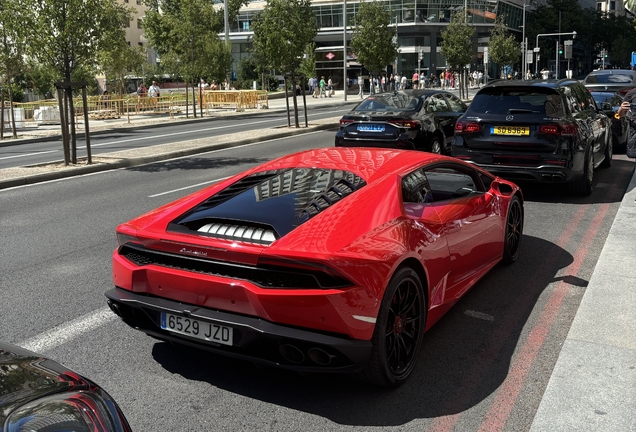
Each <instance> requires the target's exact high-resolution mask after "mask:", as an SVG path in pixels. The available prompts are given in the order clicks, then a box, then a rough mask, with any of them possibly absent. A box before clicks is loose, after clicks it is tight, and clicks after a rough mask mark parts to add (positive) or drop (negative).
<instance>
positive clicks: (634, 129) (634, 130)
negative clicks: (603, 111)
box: [614, 88, 636, 158]
mask: <svg viewBox="0 0 636 432" xmlns="http://www.w3.org/2000/svg"><path fill="white" fill-rule="evenodd" d="M625 116H628V118H629V133H628V135H627V148H626V153H627V157H630V158H636V88H634V89H631V90H630V91H628V92H627V94H626V95H625V98H624V99H623V103H621V105H620V106H619V107H618V111H616V113H615V114H614V118H615V119H616V120H620V119H621V118H623V117H625Z"/></svg>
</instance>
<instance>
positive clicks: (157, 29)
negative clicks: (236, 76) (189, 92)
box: [143, 0, 241, 83]
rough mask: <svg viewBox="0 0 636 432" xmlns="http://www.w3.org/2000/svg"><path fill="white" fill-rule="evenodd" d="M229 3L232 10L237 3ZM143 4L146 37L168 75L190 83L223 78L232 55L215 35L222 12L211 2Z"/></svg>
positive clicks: (170, 0)
mask: <svg viewBox="0 0 636 432" xmlns="http://www.w3.org/2000/svg"><path fill="white" fill-rule="evenodd" d="M230 3H231V4H232V5H234V6H233V7H236V5H238V7H240V4H241V2H236V1H234V2H230ZM146 4H147V5H148V6H149V7H150V9H149V10H148V11H146V17H145V19H144V22H143V27H144V30H145V34H146V37H147V38H148V40H149V42H150V45H151V46H153V47H155V49H156V50H157V53H158V54H159V55H160V56H161V62H162V64H163V65H164V66H165V67H166V68H167V69H168V70H169V72H168V73H169V74H170V75H176V74H178V75H182V76H183V77H184V78H186V79H187V80H188V81H189V82H190V83H194V82H197V81H198V79H199V78H204V77H207V78H209V79H211V78H214V79H217V80H222V79H224V77H225V76H226V75H227V71H229V70H230V66H231V64H232V53H231V51H230V47H229V45H228V44H226V43H224V42H222V41H221V40H220V39H219V36H218V34H219V33H220V32H221V31H222V30H223V10H222V9H221V10H220V12H219V11H218V10H216V9H215V8H214V2H213V1H212V0H181V1H175V0H153V1H147V2H146ZM229 11H231V9H230V8H229V7H228V12H229ZM237 11H238V9H237Z"/></svg>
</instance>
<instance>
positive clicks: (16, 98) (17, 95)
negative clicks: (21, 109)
mask: <svg viewBox="0 0 636 432" xmlns="http://www.w3.org/2000/svg"><path fill="white" fill-rule="evenodd" d="M2 93H4V100H9V88H8V87H7V86H4V87H2ZM11 96H12V97H13V102H24V90H23V89H22V86H21V85H20V84H19V83H15V82H12V83H11Z"/></svg>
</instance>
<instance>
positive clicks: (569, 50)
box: [564, 41, 572, 59]
mask: <svg viewBox="0 0 636 432" xmlns="http://www.w3.org/2000/svg"><path fill="white" fill-rule="evenodd" d="M566 42H567V41H566ZM564 48H565V58H566V59H571V58H572V45H566V46H565V47H564Z"/></svg>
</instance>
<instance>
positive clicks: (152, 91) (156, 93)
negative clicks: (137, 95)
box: [148, 81, 161, 98]
mask: <svg viewBox="0 0 636 432" xmlns="http://www.w3.org/2000/svg"><path fill="white" fill-rule="evenodd" d="M148 96H150V97H152V98H155V97H160V96H161V92H160V90H159V86H158V85H157V82H156V81H153V82H152V85H151V86H150V88H149V89H148Z"/></svg>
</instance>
